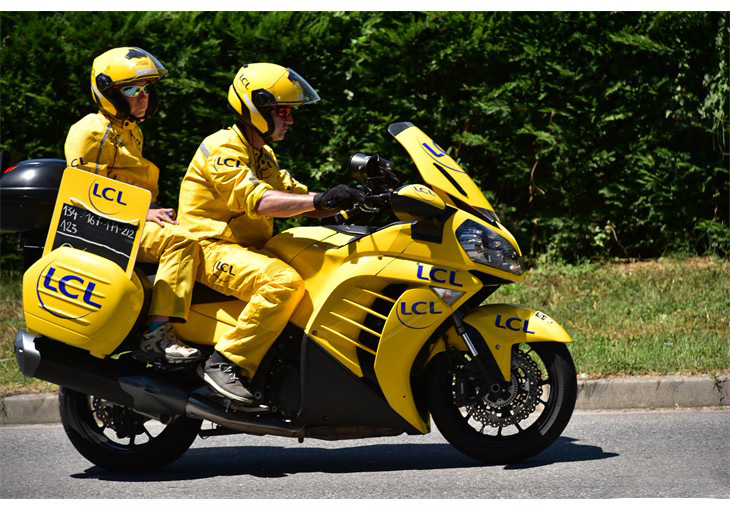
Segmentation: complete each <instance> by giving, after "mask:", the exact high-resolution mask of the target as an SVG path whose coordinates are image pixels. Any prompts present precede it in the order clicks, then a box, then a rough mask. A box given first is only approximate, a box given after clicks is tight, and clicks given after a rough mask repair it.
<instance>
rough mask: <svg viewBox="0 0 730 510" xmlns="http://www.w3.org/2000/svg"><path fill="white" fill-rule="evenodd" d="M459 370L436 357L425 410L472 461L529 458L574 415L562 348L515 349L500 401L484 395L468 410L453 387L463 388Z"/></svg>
mask: <svg viewBox="0 0 730 510" xmlns="http://www.w3.org/2000/svg"><path fill="white" fill-rule="evenodd" d="M459 369H460V366H459V363H458V362H455V361H454V360H453V359H451V360H450V359H449V357H448V355H447V354H446V353H443V354H441V355H439V356H438V357H437V358H434V360H433V361H432V363H431V364H430V366H429V404H430V405H429V407H430V411H431V415H432V417H433V421H434V423H436V426H437V427H438V429H439V431H440V432H441V434H442V435H443V436H444V437H445V438H446V440H447V441H448V442H449V443H451V445H453V446H454V447H455V448H457V449H458V450H459V451H461V452H462V453H465V454H466V455H469V456H470V457H473V458H476V459H479V460H482V461H485V462H488V463H494V464H508V463H513V462H517V461H520V460H523V459H526V458H528V457H532V456H533V455H536V454H538V453H539V452H541V451H543V450H544V449H545V448H547V447H548V446H550V445H551V444H552V443H553V441H555V439H557V438H558V436H559V435H560V434H561V433H562V431H563V430H564V429H565V427H566V426H567V424H568V421H569V420H570V417H571V416H572V414H573V409H574V407H575V401H576V397H577V391H578V390H577V380H576V373H575V366H574V365H573V360H572V359H571V357H570V352H569V351H568V349H567V347H566V346H565V345H564V344H561V343H554V342H548V343H540V342H538V343H534V344H520V345H519V346H515V348H514V351H513V360H512V383H511V385H510V386H509V387H508V388H506V389H505V390H504V391H502V392H501V393H500V396H499V397H490V395H485V396H484V397H482V398H480V399H478V400H477V401H476V402H474V403H473V404H472V405H468V404H465V403H464V402H460V403H457V387H458V385H460V384H461V385H463V384H464V383H463V382H461V381H459V378H460V375H459V373H460V370H459ZM470 383H471V384H474V381H471V382H470ZM477 384H478V381H477ZM483 386H484V385H483Z"/></svg>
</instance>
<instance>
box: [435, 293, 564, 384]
mask: <svg viewBox="0 0 730 510" xmlns="http://www.w3.org/2000/svg"><path fill="white" fill-rule="evenodd" d="M464 323H465V325H466V330H467V334H469V336H470V338H471V340H472V342H477V341H480V342H484V343H486V344H487V346H488V347H489V351H490V352H491V353H492V356H494V360H495V361H496V362H497V366H498V367H499V370H500V372H501V373H502V376H503V377H504V378H505V380H507V381H509V380H510V375H511V372H510V367H511V364H512V346H513V345H515V344H520V343H532V342H560V343H570V342H572V341H573V340H572V339H571V338H570V335H568V333H566V332H565V330H564V329H563V328H562V326H560V324H558V323H557V322H555V321H554V320H553V319H551V318H550V317H548V316H547V315H546V314H544V313H542V312H540V311H538V310H532V309H531V308H526V307H522V306H517V305H508V304H494V305H484V306H480V307H479V308H476V309H474V310H472V311H471V312H469V313H468V314H467V315H466V316H465V317H464ZM475 336H476V338H474V337H475ZM447 341H448V343H449V344H450V345H455V346H456V347H457V348H459V349H460V350H466V345H465V344H464V341H463V339H462V338H461V337H459V336H458V335H457V334H456V331H454V329H453V328H451V329H450V330H449V331H448V332H447ZM443 350H444V344H443V342H438V343H437V344H436V346H435V347H434V349H433V351H432V352H431V354H430V357H429V360H430V359H431V358H433V357H434V356H435V355H436V354H438V353H439V352H441V351H443Z"/></svg>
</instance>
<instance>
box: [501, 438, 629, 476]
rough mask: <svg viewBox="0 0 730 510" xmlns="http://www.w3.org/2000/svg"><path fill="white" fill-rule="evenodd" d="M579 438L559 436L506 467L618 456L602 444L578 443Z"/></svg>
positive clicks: (522, 466) (514, 467)
mask: <svg viewBox="0 0 730 510" xmlns="http://www.w3.org/2000/svg"><path fill="white" fill-rule="evenodd" d="M576 441H578V440H577V439H574V438H572V437H565V436H562V437H559V438H558V439H557V440H556V441H555V442H554V443H553V444H552V445H550V447H549V448H548V449H547V450H545V451H543V452H541V453H539V454H537V455H535V456H534V457H530V458H529V459H527V460H525V461H523V462H518V463H516V464H508V465H506V466H505V467H504V469H530V468H536V467H540V466H549V465H550V464H559V463H563V462H580V461H584V460H602V459H610V458H611V457H618V453H609V452H604V451H603V448H601V447H600V446H590V445H584V444H576Z"/></svg>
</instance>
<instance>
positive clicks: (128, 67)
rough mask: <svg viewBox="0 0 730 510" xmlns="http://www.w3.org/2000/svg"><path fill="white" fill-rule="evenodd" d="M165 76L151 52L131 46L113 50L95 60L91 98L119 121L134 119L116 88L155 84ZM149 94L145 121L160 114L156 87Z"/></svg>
mask: <svg viewBox="0 0 730 510" xmlns="http://www.w3.org/2000/svg"><path fill="white" fill-rule="evenodd" d="M166 74H167V69H165V66H163V65H162V64H160V61H159V60H157V59H156V58H155V57H154V56H152V54H150V53H149V52H147V51H145V50H143V49H141V48H132V47H128V46H127V47H123V48H114V49H111V50H109V51H107V52H105V53H102V54H101V55H99V56H98V57H96V58H95V59H94V63H93V64H92V66H91V96H92V97H93V98H94V102H95V103H96V104H98V105H99V106H100V107H101V109H102V110H104V111H105V112H107V113H108V114H109V115H112V116H113V117H118V118H127V117H132V115H131V114H130V113H129V105H128V104H127V102H126V101H125V100H124V99H122V98H121V97H120V96H119V92H118V90H117V87H119V86H120V85H123V84H125V83H131V82H135V81H140V80H152V82H153V83H156V82H157V80H159V79H160V78H162V77H163V76H165V75H166ZM149 94H150V98H149V104H148V106H147V111H146V112H145V115H144V116H145V117H147V116H148V115H152V114H154V113H155V112H157V105H158V100H157V91H156V90H155V88H154V87H151V88H150V93H149ZM135 119H136V117H135ZM136 120H141V119H136Z"/></svg>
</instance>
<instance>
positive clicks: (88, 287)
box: [36, 267, 101, 319]
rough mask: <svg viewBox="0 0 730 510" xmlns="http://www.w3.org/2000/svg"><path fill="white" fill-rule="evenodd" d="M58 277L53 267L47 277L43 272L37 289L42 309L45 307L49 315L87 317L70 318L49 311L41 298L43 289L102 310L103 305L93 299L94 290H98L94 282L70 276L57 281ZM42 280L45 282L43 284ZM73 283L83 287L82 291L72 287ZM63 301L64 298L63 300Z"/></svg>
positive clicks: (62, 317) (63, 317) (63, 316)
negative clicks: (56, 277)
mask: <svg viewBox="0 0 730 510" xmlns="http://www.w3.org/2000/svg"><path fill="white" fill-rule="evenodd" d="M55 276H56V268H55V267H51V268H49V269H48V272H47V273H46V275H45V277H44V276H43V273H42V272H41V275H40V276H39V277H38V285H37V287H36V289H37V293H38V300H39V301H40V304H41V307H43V309H44V310H46V311H47V312H48V313H50V314H52V315H54V316H56V317H58V318H61V319H78V318H80V317H84V316H85V315H88V313H87V314H85V315H80V316H78V317H70V316H66V315H61V314H58V313H56V312H53V311H51V310H49V309H48V308H47V307H46V304H45V303H44V302H43V298H42V297H41V288H43V289H46V290H48V291H50V292H54V293H56V294H60V295H59V296H58V297H59V298H61V295H63V296H66V297H67V298H69V299H73V300H74V301H82V302H83V303H86V304H87V305H89V306H92V307H94V308H97V309H101V304H99V303H96V302H94V301H93V300H92V299H93V297H94V289H95V288H96V284H95V283H94V282H87V281H85V280H84V279H83V278H81V277H79V276H76V275H73V274H68V275H65V276H62V277H61V278H59V279H58V280H57V281H56V280H55ZM41 279H42V280H43V282H42V283H41ZM71 282H75V283H78V284H79V286H80V287H81V291H80V292H79V291H78V288H77V287H76V286H71V285H70V284H71ZM61 299H63V298H61Z"/></svg>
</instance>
